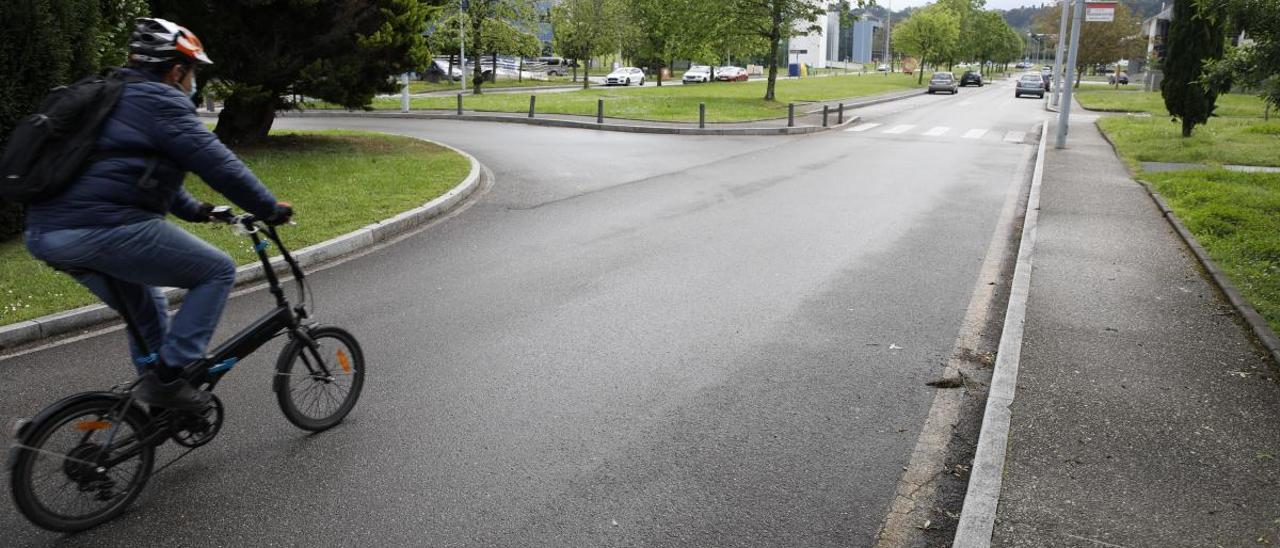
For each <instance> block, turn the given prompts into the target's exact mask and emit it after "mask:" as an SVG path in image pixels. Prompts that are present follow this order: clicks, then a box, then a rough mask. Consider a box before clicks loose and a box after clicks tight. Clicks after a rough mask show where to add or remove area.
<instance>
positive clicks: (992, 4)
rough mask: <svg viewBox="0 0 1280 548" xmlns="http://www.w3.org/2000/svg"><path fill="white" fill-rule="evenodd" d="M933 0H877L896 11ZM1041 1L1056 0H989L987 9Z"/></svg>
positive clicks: (1037, 4)
mask: <svg viewBox="0 0 1280 548" xmlns="http://www.w3.org/2000/svg"><path fill="white" fill-rule="evenodd" d="M932 1H933V0H876V2H877V3H878V4H880V5H881V6H888V5H891V4H892V5H893V9H894V10H895V11H896V10H900V9H902V8H906V7H911V6H923V5H925V4H928V3H931V2H932ZM1041 3H1045V4H1052V3H1054V2H1051V1H1047V0H1046V1H1044V2H1040V1H1038V0H1037V1H1030V0H987V5H986V6H985V7H986V8H987V9H1002V10H1008V9H1013V8H1020V7H1022V6H1039V5H1040V4H1041Z"/></svg>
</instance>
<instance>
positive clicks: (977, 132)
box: [844, 122, 1027, 144]
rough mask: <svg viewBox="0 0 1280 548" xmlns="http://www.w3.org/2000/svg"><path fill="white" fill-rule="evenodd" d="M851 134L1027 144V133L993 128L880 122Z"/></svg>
mask: <svg viewBox="0 0 1280 548" xmlns="http://www.w3.org/2000/svg"><path fill="white" fill-rule="evenodd" d="M844 131H846V132H849V133H862V134H884V135H901V136H909V135H921V136H924V137H934V138H943V139H947V138H960V139H967V140H974V141H976V140H981V139H983V138H984V137H987V136H991V137H992V140H993V141H994V140H995V139H999V140H1000V141H1002V142H1005V143H1014V144H1021V143H1025V142H1027V132H1026V131H1003V132H1001V131H994V130H993V129H992V128H970V129H957V128H952V127H949V126H917V125H916V124H891V125H888V126H886V125H884V124H882V123H878V122H864V123H861V124H856V125H854V126H853V127H850V128H848V129H846V130H844Z"/></svg>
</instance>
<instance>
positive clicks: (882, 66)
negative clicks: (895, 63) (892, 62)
mask: <svg viewBox="0 0 1280 548" xmlns="http://www.w3.org/2000/svg"><path fill="white" fill-rule="evenodd" d="M889 70H890V69H889V65H887V64H885V63H880V66H878V67H876V72H889Z"/></svg>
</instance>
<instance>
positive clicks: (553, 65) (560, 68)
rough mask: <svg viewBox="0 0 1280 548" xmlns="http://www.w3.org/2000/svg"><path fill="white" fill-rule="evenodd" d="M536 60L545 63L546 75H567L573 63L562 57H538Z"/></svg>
mask: <svg viewBox="0 0 1280 548" xmlns="http://www.w3.org/2000/svg"><path fill="white" fill-rule="evenodd" d="M538 61H540V62H542V63H546V65H547V76H567V75H568V74H569V72H570V70H572V69H573V65H572V64H571V62H570V61H569V60H568V59H565V58H564V57H539V58H538Z"/></svg>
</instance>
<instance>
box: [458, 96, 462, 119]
mask: <svg viewBox="0 0 1280 548" xmlns="http://www.w3.org/2000/svg"><path fill="white" fill-rule="evenodd" d="M458 116H462V94H461V93H459V94H458Z"/></svg>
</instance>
